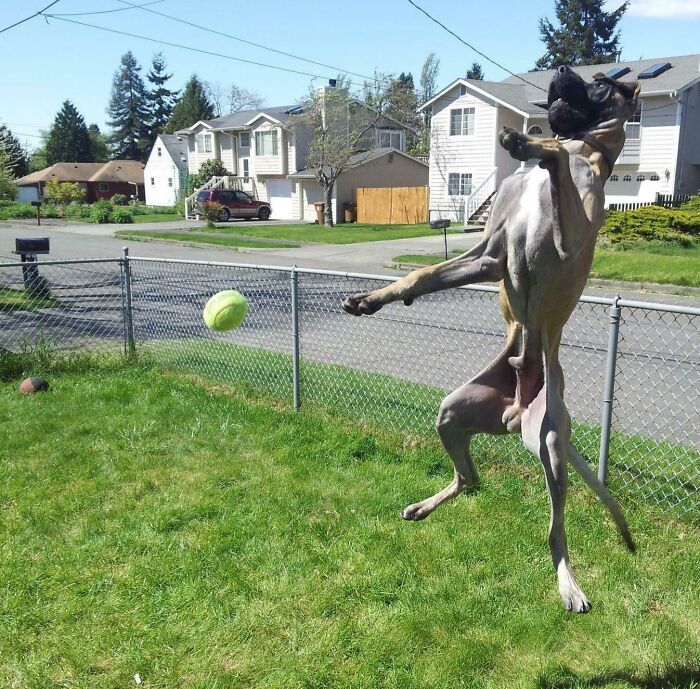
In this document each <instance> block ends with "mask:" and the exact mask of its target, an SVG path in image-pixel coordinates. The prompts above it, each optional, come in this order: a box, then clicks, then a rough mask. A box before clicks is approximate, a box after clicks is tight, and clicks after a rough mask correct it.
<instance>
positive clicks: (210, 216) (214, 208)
mask: <svg viewBox="0 0 700 689" xmlns="http://www.w3.org/2000/svg"><path fill="white" fill-rule="evenodd" d="M222 208H223V206H222V205H221V204H220V203H218V202H217V201H205V203H204V204H203V205H202V215H203V216H204V219H205V220H206V221H207V227H214V223H215V222H217V221H218V220H219V219H220V218H221V210H222Z"/></svg>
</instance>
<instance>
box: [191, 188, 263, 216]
mask: <svg viewBox="0 0 700 689" xmlns="http://www.w3.org/2000/svg"><path fill="white" fill-rule="evenodd" d="M207 202H209V203H213V202H216V203H220V204H221V205H222V208H221V214H220V215H219V220H221V221H222V222H226V221H227V220H228V219H229V218H246V219H247V220H250V218H258V219H259V220H267V219H268V218H269V217H270V214H271V213H272V208H271V206H270V204H269V203H266V202H265V201H258V200H256V199H254V198H253V197H252V196H251V195H250V194H246V192H244V191H238V190H236V189H206V190H205V191H200V192H199V194H197V204H196V206H195V210H197V209H199V211H200V212H201V207H202V205H203V204H205V203H207Z"/></svg>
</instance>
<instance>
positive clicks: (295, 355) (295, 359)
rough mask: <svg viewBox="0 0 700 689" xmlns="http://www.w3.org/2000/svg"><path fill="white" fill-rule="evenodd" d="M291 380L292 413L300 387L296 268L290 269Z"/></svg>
mask: <svg viewBox="0 0 700 689" xmlns="http://www.w3.org/2000/svg"><path fill="white" fill-rule="evenodd" d="M291 287H292V378H293V396H294V411H299V409H300V407H301V386H300V383H299V275H298V273H297V267H296V266H294V267H293V268H292V273H291Z"/></svg>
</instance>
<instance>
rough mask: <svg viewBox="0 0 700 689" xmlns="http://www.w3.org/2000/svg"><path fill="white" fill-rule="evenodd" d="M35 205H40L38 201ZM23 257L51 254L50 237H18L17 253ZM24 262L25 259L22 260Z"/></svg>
mask: <svg viewBox="0 0 700 689" xmlns="http://www.w3.org/2000/svg"><path fill="white" fill-rule="evenodd" d="M35 203H38V201H36V202H35ZM14 253H16V254H20V255H22V256H24V255H27V254H34V255H36V254H48V253H49V238H48V237H27V238H23V237H16V238H15V252H14ZM22 260H24V259H22Z"/></svg>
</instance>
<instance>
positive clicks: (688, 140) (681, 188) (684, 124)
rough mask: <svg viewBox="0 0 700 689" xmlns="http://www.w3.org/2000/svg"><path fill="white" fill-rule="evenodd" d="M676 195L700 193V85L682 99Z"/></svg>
mask: <svg viewBox="0 0 700 689" xmlns="http://www.w3.org/2000/svg"><path fill="white" fill-rule="evenodd" d="M679 107H680V108H681V131H680V135H679V136H680V141H679V148H678V165H677V170H676V177H677V181H676V193H677V194H697V193H700V136H699V135H698V133H699V132H700V84H696V85H695V86H693V87H692V88H689V89H688V90H687V91H686V92H685V93H684V94H683V97H682V100H681V104H680V106H679Z"/></svg>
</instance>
